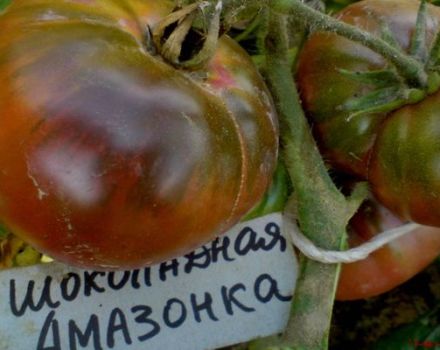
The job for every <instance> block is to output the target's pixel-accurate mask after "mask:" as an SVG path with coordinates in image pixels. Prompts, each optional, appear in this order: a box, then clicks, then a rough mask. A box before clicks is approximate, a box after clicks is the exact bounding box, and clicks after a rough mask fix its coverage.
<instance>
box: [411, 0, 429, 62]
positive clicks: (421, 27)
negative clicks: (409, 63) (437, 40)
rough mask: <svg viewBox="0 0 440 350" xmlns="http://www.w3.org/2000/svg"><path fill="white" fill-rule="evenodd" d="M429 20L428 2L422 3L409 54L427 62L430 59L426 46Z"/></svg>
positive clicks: (423, 1) (423, 0)
mask: <svg viewBox="0 0 440 350" xmlns="http://www.w3.org/2000/svg"><path fill="white" fill-rule="evenodd" d="M427 18H428V9H427V5H426V1H425V0H422V1H421V2H420V7H419V12H418V14H417V22H416V28H415V31H414V33H413V35H412V38H411V47H410V50H409V53H410V55H411V56H413V57H414V58H416V59H417V60H420V61H422V62H426V61H427V59H428V47H427V45H426V22H427Z"/></svg>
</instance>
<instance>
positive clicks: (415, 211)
mask: <svg viewBox="0 0 440 350" xmlns="http://www.w3.org/2000/svg"><path fill="white" fill-rule="evenodd" d="M419 5H420V2H419V1H416V0H387V1H383V0H364V1H360V2H356V3H354V4H352V5H350V6H348V7H346V8H345V9H344V10H343V11H342V12H340V13H339V14H338V15H337V18H338V19H340V20H341V21H344V22H347V23H350V24H352V25H355V26H357V27H359V28H361V29H364V30H366V31H368V32H370V33H372V34H373V35H376V36H380V35H382V34H383V33H384V32H385V30H384V28H387V29H388V35H389V36H392V37H393V38H394V40H395V42H396V45H398V46H400V48H401V49H402V50H404V51H409V48H410V46H411V39H412V35H413V33H414V32H415V24H416V19H417V13H418V8H419ZM427 6H428V18H427V28H426V33H427V34H426V45H427V48H428V49H429V47H430V46H431V45H432V44H433V41H434V38H435V35H436V33H437V32H438V31H439V29H440V25H439V23H440V8H438V7H436V6H433V5H431V4H428V5H427ZM390 33H391V34H390ZM390 67H391V65H389V64H387V62H386V61H385V60H384V59H383V57H381V56H380V55H378V54H376V53H374V52H373V51H372V50H370V49H368V48H367V47H365V46H362V45H361V44H358V43H355V42H353V41H351V40H349V39H346V38H343V37H341V36H338V35H336V34H334V33H323V32H320V33H316V34H314V35H312V36H311V38H310V40H308V42H307V43H306V45H305V47H304V50H303V51H302V54H301V58H300V62H299V68H298V81H299V86H300V90H301V96H302V98H303V102H304V107H305V109H306V111H307V114H308V116H309V117H310V118H311V120H312V123H313V126H314V130H315V131H316V134H317V136H318V138H319V141H320V144H321V148H322V150H323V151H324V152H325V156H326V158H327V160H328V161H329V163H330V164H331V165H332V166H333V167H334V168H337V169H338V170H341V171H349V172H350V173H354V174H357V175H359V176H360V177H362V178H364V179H366V180H368V181H369V182H370V184H371V188H372V190H373V192H374V194H375V195H376V196H377V198H379V199H380V201H382V203H384V204H385V205H386V206H387V207H388V208H390V209H391V210H393V212H394V213H396V214H397V215H399V216H400V217H401V218H404V219H406V220H413V221H417V222H420V223H422V224H426V225H433V226H440V127H439V126H440V123H439V117H440V114H439V111H440V92H439V91H437V92H436V93H433V94H432V95H429V96H427V97H426V98H424V99H423V100H421V101H420V102H418V103H415V104H412V105H406V106H403V107H400V108H397V109H395V110H393V111H391V112H389V113H385V112H382V113H373V112H370V113H367V112H365V113H363V114H358V115H353V111H352V110H350V109H349V108H347V106H349V105H350V101H353V98H355V97H356V96H357V97H362V96H364V97H365V96H367V95H368V94H369V93H372V91H374V89H377V87H375V86H372V85H371V84H370V85H369V84H367V83H365V81H361V80H356V79H353V78H352V77H349V76H348V75H347V74H346V72H347V71H349V72H352V73H357V72H358V73H365V72H373V71H380V70H383V69H389V68H390ZM344 71H345V73H344ZM387 91H388V92H389V91H390V89H388V90H382V95H380V96H378V99H379V98H383V97H384V95H385V94H386V93H387ZM378 103H379V102H378Z"/></svg>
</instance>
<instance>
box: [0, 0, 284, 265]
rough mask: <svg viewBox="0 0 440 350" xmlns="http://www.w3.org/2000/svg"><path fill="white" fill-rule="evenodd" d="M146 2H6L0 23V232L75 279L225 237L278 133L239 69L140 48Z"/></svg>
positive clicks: (156, 9) (223, 50)
mask: <svg viewBox="0 0 440 350" xmlns="http://www.w3.org/2000/svg"><path fill="white" fill-rule="evenodd" d="M172 6H173V4H172V3H170V2H168V1H156V0H131V1H122V0H121V1H111V0H99V1H95V0H14V1H13V2H12V5H11V6H10V7H8V8H7V9H6V11H5V12H4V14H3V15H1V16H0V28H1V31H0V81H1V85H0V221H1V222H3V223H4V224H5V225H6V226H7V227H8V228H9V229H11V230H12V231H13V232H14V233H16V234H17V235H19V236H20V237H22V238H23V239H25V240H26V241H28V242H30V243H31V244H32V245H34V246H35V247H36V248H38V249H39V250H41V251H42V252H44V253H46V254H49V255H50V256H52V257H54V258H55V259H58V260H61V261H64V262H66V263H70V264H73V265H77V266H83V267H91V268H98V269H108V268H109V269H119V268H131V267H139V266H145V265H148V264H152V263H156V262H159V261H163V260H166V259H169V258H172V257H176V256H178V255H181V254H184V253H186V252H189V251H190V250H192V249H194V248H195V247H197V246H200V245H201V244H203V243H205V242H207V241H209V240H211V239H213V238H214V237H215V236H216V235H218V234H220V233H222V232H224V231H225V230H226V229H228V228H230V227H231V226H232V225H234V224H235V223H236V222H237V221H238V220H239V219H240V218H241V217H242V216H243V215H244V214H245V213H246V212H247V211H248V210H249V209H250V208H251V207H253V206H254V205H255V203H256V202H258V200H259V199H260V197H261V196H262V195H263V193H264V191H265V190H266V188H267V186H268V184H269V183H270V179H271V175H272V172H273V170H274V167H275V164H276V158H277V123H276V118H275V112H274V108H273V105H272V102H271V99H270V97H269V94H268V92H267V90H266V87H265V86H264V84H263V82H262V79H261V78H260V76H259V75H258V73H257V71H256V69H255V68H254V66H253V65H252V63H251V61H250V59H249V57H248V56H247V55H246V53H244V52H243V51H242V49H240V48H239V47H238V46H237V45H236V44H234V42H233V41H232V40H230V39H228V38H223V39H221V40H220V43H219V47H218V50H217V53H216V55H215V57H214V58H213V59H212V61H211V62H210V64H209V65H208V66H207V67H206V69H205V70H203V71H201V72H200V71H199V72H193V73H189V72H184V71H179V70H176V69H175V68H173V67H171V66H170V65H168V64H166V63H165V62H164V61H163V60H161V58H160V56H153V55H151V54H150V53H148V50H146V48H145V47H144V46H145V45H144V38H145V32H146V30H147V25H149V26H150V27H154V25H155V24H156V23H157V22H158V21H159V20H160V19H161V18H162V17H163V16H165V15H167V14H168V13H169V12H170V11H171V10H172Z"/></svg>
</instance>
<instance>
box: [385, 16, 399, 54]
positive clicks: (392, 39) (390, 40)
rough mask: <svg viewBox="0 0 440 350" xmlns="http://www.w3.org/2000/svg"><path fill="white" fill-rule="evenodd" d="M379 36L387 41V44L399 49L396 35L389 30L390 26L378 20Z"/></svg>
mask: <svg viewBox="0 0 440 350" xmlns="http://www.w3.org/2000/svg"><path fill="white" fill-rule="evenodd" d="M379 21H380V37H381V39H382V40H384V41H385V42H387V43H388V44H389V45H391V46H393V47H395V48H397V49H399V50H401V49H402V48H401V46H400V44H399V42H398V41H397V39H396V37H395V36H394V33H393V32H392V31H391V29H390V27H389V26H388V24H387V23H385V22H384V21H382V20H380V19H379Z"/></svg>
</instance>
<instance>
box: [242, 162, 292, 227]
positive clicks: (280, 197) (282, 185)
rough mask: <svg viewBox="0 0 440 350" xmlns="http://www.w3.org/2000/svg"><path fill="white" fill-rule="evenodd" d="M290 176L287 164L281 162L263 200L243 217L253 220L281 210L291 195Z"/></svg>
mask: <svg viewBox="0 0 440 350" xmlns="http://www.w3.org/2000/svg"><path fill="white" fill-rule="evenodd" d="M289 185H290V184H289V177H288V174H287V170H286V168H285V166H284V165H283V164H282V163H281V162H279V163H278V166H277V169H276V171H275V174H274V176H273V180H272V185H271V186H270V188H269V189H268V190H267V192H266V194H265V195H264V197H263V198H262V199H261V201H260V202H259V203H258V204H257V205H256V206H255V207H254V208H253V209H252V210H251V211H250V212H249V213H248V214H247V215H246V216H245V217H244V218H243V220H244V221H246V220H251V219H253V218H257V217H260V216H264V215H267V214H270V213H275V212H281V211H282V210H283V209H284V206H285V204H286V202H287V198H288V196H289V192H290V190H289Z"/></svg>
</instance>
